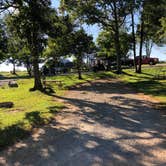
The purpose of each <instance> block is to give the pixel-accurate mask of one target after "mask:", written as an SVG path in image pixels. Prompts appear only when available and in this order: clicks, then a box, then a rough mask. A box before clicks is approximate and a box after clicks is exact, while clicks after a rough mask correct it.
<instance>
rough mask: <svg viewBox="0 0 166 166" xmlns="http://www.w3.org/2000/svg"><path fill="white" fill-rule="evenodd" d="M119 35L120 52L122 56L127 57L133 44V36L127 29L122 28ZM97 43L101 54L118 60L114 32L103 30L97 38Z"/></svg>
mask: <svg viewBox="0 0 166 166" xmlns="http://www.w3.org/2000/svg"><path fill="white" fill-rule="evenodd" d="M111 36H112V37H111ZM119 36H120V52H121V55H122V57H123V58H125V59H126V58H127V54H128V52H129V50H130V49H131V46H132V40H131V39H132V37H131V35H130V34H128V33H127V32H126V31H125V30H121V31H120V34H119ZM97 44H98V47H99V48H100V51H99V55H104V56H105V58H107V59H111V60H116V48H115V43H114V39H113V33H112V32H110V31H106V30H105V31H102V32H101V33H100V34H99V36H98V38H97Z"/></svg>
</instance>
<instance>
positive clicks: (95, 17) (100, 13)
mask: <svg viewBox="0 0 166 166" xmlns="http://www.w3.org/2000/svg"><path fill="white" fill-rule="evenodd" d="M128 5H129V2H128V1H124V0H109V1H105V0H101V1H97V0H89V1H87V0H78V1H75V0H61V8H62V10H64V9H66V10H67V11H69V12H70V13H72V14H73V15H74V16H76V17H77V18H81V19H82V20H84V21H85V22H86V23H88V24H95V23H98V24H100V25H101V26H102V27H103V28H104V29H107V30H109V31H113V33H114V42H115V48H116V56H117V72H118V73H121V70H122V69H121V52H120V36H119V31H120V29H121V27H122V25H123V24H124V21H125V18H126V15H127V13H126V12H128V11H127V10H126V9H127V7H128Z"/></svg>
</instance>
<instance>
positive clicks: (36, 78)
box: [31, 47, 43, 91]
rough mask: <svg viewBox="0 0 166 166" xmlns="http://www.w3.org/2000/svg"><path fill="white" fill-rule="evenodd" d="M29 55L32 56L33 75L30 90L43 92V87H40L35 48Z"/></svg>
mask: <svg viewBox="0 0 166 166" xmlns="http://www.w3.org/2000/svg"><path fill="white" fill-rule="evenodd" d="M31 55H32V64H33V74H34V87H33V88H32V89H31V90H32V91H35V90H39V91H43V86H42V82H41V76H40V71H39V63H38V61H39V58H38V57H39V56H38V51H36V48H35V47H34V48H33V50H32V51H31Z"/></svg>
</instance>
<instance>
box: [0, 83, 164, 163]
mask: <svg viewBox="0 0 166 166" xmlns="http://www.w3.org/2000/svg"><path fill="white" fill-rule="evenodd" d="M110 86H111V84H110ZM112 86H115V85H114V84H113V85H112ZM112 86H111V88H112ZM98 88H99V89H98ZM82 89H83V90H85V89H86V90H88V89H90V86H89V88H88V89H87V87H86V86H85V87H80V88H79V89H77V90H78V91H81V90H82ZM107 90H108V89H107ZM95 91H97V92H100V86H97V84H96V85H95ZM108 91H109V90H108ZM117 91H118V93H119V95H114V96H110V101H111V102H109V101H108V102H104V101H101V102H99V101H97V102H96V101H92V100H91V99H90V100H89V99H80V98H78V97H76V96H75V97H72V98H71V97H60V96H56V97H57V98H58V99H61V100H63V101H64V102H66V103H69V104H71V105H73V106H75V107H77V108H78V110H76V111H74V112H73V113H71V110H70V108H69V109H67V108H66V109H64V110H63V111H62V112H61V113H60V114H62V115H64V117H63V116H62V119H63V118H64V119H65V118H66V119H69V121H67V122H66V123H62V120H59V121H58V120H57V121H53V122H52V123H51V124H49V125H47V126H46V127H45V128H43V129H40V130H41V131H40V132H38V134H37V136H35V137H34V136H32V138H29V139H28V140H27V141H26V142H23V143H20V145H19V147H15V148H13V151H11V152H10V153H9V152H8V151H6V152H3V154H2V156H3V157H2V159H4V163H5V164H6V165H15V164H17V165H31V166H42V165H43V166H45V165H60V166H66V165H68V166H75V165H76V166H78V165H79V166H90V165H104V166H115V165H123V166H128V165H133V163H134V165H135V166H144V165H146V164H147V165H160V166H164V165H165V160H158V159H157V158H156V156H155V154H154V153H152V151H156V149H161V150H164V148H165V146H166V142H165V138H166V137H165V123H163V124H162V123H161V121H160V120H161V117H160V114H159V113H158V112H157V111H156V110H154V109H153V108H151V106H150V104H151V103H150V102H147V101H144V100H141V99H136V98H129V97H125V96H124V95H123V94H125V92H124V91H122V93H121V91H120V92H119V89H117ZM101 93H102V92H101ZM110 93H111V91H110ZM113 93H115V90H113ZM126 93H127V92H126ZM116 101H118V104H117V103H116ZM50 110H52V108H51V109H50ZM34 115H35V116H37V117H38V113H35V114H33V115H30V116H28V119H30V120H31V121H32V122H33V117H34ZM73 116H74V117H75V118H73V119H72V117H73ZM37 119H38V118H37ZM39 119H40V118H39ZM73 121H75V123H74V125H72V124H73ZM156 139H160V141H155V140H156ZM146 142H147V143H146ZM149 142H150V143H149ZM161 155H162V154H161ZM0 156H1V155H0ZM18 156H19V157H18ZM25 156H28V157H25ZM144 158H145V159H144ZM5 160H6V161H5ZM5 164H4V165H5Z"/></svg>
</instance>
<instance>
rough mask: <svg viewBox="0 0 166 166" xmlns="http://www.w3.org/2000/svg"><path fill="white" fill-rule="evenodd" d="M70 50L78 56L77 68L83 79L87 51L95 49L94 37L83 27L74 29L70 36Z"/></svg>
mask: <svg viewBox="0 0 166 166" xmlns="http://www.w3.org/2000/svg"><path fill="white" fill-rule="evenodd" d="M69 43H70V47H69V48H70V50H69V53H70V54H73V55H74V56H75V58H76V68H77V71H78V78H79V79H82V74H81V71H82V64H83V57H84V54H85V53H90V52H92V51H93V49H94V43H93V37H92V36H88V35H87V34H86V33H85V31H84V30H83V29H80V30H77V31H74V32H72V33H71V35H70V38H69Z"/></svg>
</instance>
